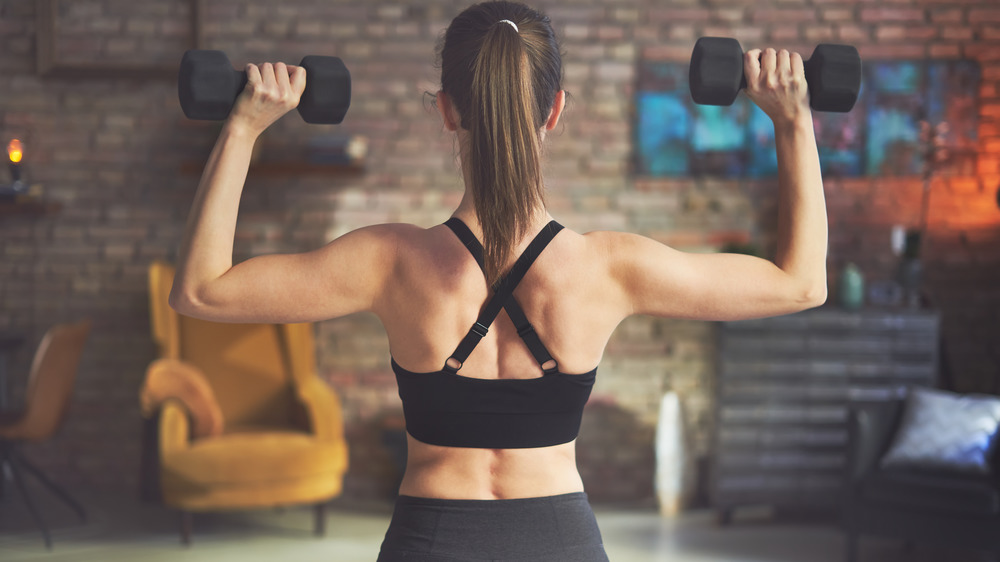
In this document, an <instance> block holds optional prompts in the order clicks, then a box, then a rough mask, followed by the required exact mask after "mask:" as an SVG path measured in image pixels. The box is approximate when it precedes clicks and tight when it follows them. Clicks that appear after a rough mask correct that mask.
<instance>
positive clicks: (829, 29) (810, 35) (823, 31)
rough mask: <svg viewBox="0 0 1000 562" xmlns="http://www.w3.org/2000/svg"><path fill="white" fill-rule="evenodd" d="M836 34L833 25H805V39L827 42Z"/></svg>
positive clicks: (814, 41)
mask: <svg viewBox="0 0 1000 562" xmlns="http://www.w3.org/2000/svg"><path fill="white" fill-rule="evenodd" d="M835 36H836V33H835V30H834V28H833V26H830V25H825V26H820V25H810V26H807V27H806V30H805V37H806V40H808V41H811V42H813V43H829V42H830V41H833V39H834V37H835Z"/></svg>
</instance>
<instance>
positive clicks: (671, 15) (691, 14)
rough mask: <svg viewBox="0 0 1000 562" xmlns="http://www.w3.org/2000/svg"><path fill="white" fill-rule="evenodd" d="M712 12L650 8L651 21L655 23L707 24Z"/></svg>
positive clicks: (700, 9)
mask: <svg viewBox="0 0 1000 562" xmlns="http://www.w3.org/2000/svg"><path fill="white" fill-rule="evenodd" d="M710 18H711V12H710V11H709V10H708V9H705V8H650V10H649V21H651V22H654V23H674V22H706V21H708V20H709V19H710Z"/></svg>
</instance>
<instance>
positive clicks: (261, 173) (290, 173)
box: [180, 162, 365, 177]
mask: <svg viewBox="0 0 1000 562" xmlns="http://www.w3.org/2000/svg"><path fill="white" fill-rule="evenodd" d="M204 166H205V165H204V163H199V162H184V163H182V164H181V166H180V172H181V173H182V174H185V175H191V176H198V175H201V173H202V171H203V170H204V169H205V168H204ZM364 172H365V167H364V166H363V165H361V164H314V163H312V162H258V163H256V164H250V172H249V174H248V176H249V177H278V176H283V177H295V176H300V175H309V176H322V175H326V176H355V175H361V174H363V173H364Z"/></svg>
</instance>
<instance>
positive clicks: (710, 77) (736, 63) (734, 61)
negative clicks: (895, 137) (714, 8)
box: [688, 37, 861, 113]
mask: <svg viewBox="0 0 1000 562" xmlns="http://www.w3.org/2000/svg"><path fill="white" fill-rule="evenodd" d="M803 66H804V67H805V74H806V83H807V84H808V87H809V105H810V107H812V108H813V109H815V110H816V111H836V112H840V113H844V112H847V111H850V110H851V108H852V107H854V103H855V102H856V101H857V99H858V92H859V91H860V90H861V55H859V54H858V50H857V49H855V48H854V47H852V46H850V45H834V44H830V43H824V44H821V45H817V46H816V49H815V50H814V51H813V54H812V56H811V57H810V58H809V60H807V61H804V65H803ZM688 83H689V84H690V86H691V97H692V98H693V99H694V102H695V103H698V104H703V105H730V104H732V103H733V101H735V100H736V95H737V94H739V92H740V90H742V89H743V88H745V87H746V85H747V78H746V76H745V75H744V74H743V49H742V48H741V47H740V43H739V41H737V40H736V39H731V38H729V37H702V38H701V39H698V41H697V42H696V43H695V44H694V51H693V52H692V53H691V67H690V68H689V70H688Z"/></svg>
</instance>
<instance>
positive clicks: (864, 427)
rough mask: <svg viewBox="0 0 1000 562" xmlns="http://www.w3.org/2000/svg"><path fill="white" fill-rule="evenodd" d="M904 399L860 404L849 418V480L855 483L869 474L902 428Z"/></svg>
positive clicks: (852, 410) (854, 407) (854, 406)
mask: <svg viewBox="0 0 1000 562" xmlns="http://www.w3.org/2000/svg"><path fill="white" fill-rule="evenodd" d="M902 406H903V401H902V400H898V399H897V400H886V401H880V402H857V403H854V404H852V405H851V406H850V411H849V414H848V418H847V435H848V437H847V481H848V482H849V483H850V484H852V485H853V484H855V483H856V482H858V481H860V480H861V479H862V478H864V477H865V476H866V475H867V474H868V473H870V472H871V471H872V470H873V469H874V468H875V466H876V464H877V463H878V461H879V459H880V458H881V456H882V454H883V453H884V452H885V450H886V449H887V448H888V447H889V444H890V440H891V439H892V436H893V435H894V434H895V432H896V428H897V427H898V425H899V417H900V415H901V413H902V410H903V408H902Z"/></svg>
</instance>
